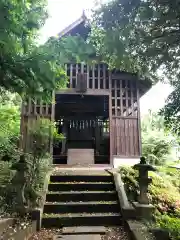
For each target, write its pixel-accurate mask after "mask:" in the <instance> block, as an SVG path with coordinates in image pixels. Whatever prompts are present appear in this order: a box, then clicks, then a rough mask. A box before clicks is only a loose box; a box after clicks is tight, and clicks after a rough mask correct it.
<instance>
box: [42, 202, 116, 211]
mask: <svg viewBox="0 0 180 240" xmlns="http://www.w3.org/2000/svg"><path fill="white" fill-rule="evenodd" d="M69 212H70V213H82V212H86V213H91V212H94V213H102V212H103V213H108V212H113V213H117V212H120V207H119V204H118V202H117V201H115V202H66V203H61V202H59V203H54V202H52V203H46V204H45V205H44V213H69Z"/></svg>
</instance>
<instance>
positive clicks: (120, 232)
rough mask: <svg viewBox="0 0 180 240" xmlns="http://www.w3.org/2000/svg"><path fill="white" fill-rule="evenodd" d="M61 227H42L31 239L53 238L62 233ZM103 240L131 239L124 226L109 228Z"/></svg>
mask: <svg viewBox="0 0 180 240" xmlns="http://www.w3.org/2000/svg"><path fill="white" fill-rule="evenodd" d="M61 232H62V230H61V229H50V230H48V229H41V231H40V232H38V233H37V234H34V235H33V236H32V237H31V238H30V239H29V240H53V237H54V235H59V234H61ZM101 240H129V238H128V235H127V233H126V232H125V231H124V229H123V228H121V227H117V228H108V229H107V233H106V234H105V235H104V236H103V235H102V236H101Z"/></svg>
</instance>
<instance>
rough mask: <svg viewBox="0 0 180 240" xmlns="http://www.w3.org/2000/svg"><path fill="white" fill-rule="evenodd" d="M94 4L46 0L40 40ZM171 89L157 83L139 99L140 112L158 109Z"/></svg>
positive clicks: (90, 1) (91, 1) (90, 0)
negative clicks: (46, 8)
mask: <svg viewBox="0 0 180 240" xmlns="http://www.w3.org/2000/svg"><path fill="white" fill-rule="evenodd" d="M93 6H94V0H48V12H49V18H48V19H47V21H46V24H45V26H44V27H43V28H42V30H41V37H40V42H45V41H46V40H47V39H48V37H50V36H55V35H57V34H58V33H59V32H60V31H62V30H63V29H64V28H66V27H67V26H68V25H70V24H71V23H72V22H74V21H76V20H77V19H78V18H79V17H81V15H82V12H83V10H85V12H86V14H88V13H89V9H91V8H92V7H93ZM171 91H172V88H171V87H170V86H169V85H168V84H162V83H158V84H156V85H155V86H153V87H152V88H151V90H149V92H148V93H146V94H145V95H144V96H143V97H142V98H141V100H140V103H141V114H142V115H143V114H146V113H147V112H148V109H152V110H154V111H158V110H159V109H160V108H162V107H163V106H164V104H165V100H166V98H167V96H168V95H169V94H170V92H171Z"/></svg>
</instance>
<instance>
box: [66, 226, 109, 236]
mask: <svg viewBox="0 0 180 240" xmlns="http://www.w3.org/2000/svg"><path fill="white" fill-rule="evenodd" d="M105 233H106V228H105V227H104V226H98V227H97V226H91V227H88V226H87V227H63V229H62V234H63V235H77V234H78V235H81V234H105Z"/></svg>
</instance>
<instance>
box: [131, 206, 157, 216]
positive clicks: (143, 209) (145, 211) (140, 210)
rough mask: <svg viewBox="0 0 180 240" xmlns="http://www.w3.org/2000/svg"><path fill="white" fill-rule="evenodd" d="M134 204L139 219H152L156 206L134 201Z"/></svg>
mask: <svg viewBox="0 0 180 240" xmlns="http://www.w3.org/2000/svg"><path fill="white" fill-rule="evenodd" d="M133 206H134V208H135V209H136V214H137V217H138V218H139V219H151V218H152V214H153V212H154V210H155V207H154V206H153V205H151V204H148V205H146V204H140V203H138V202H133Z"/></svg>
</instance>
